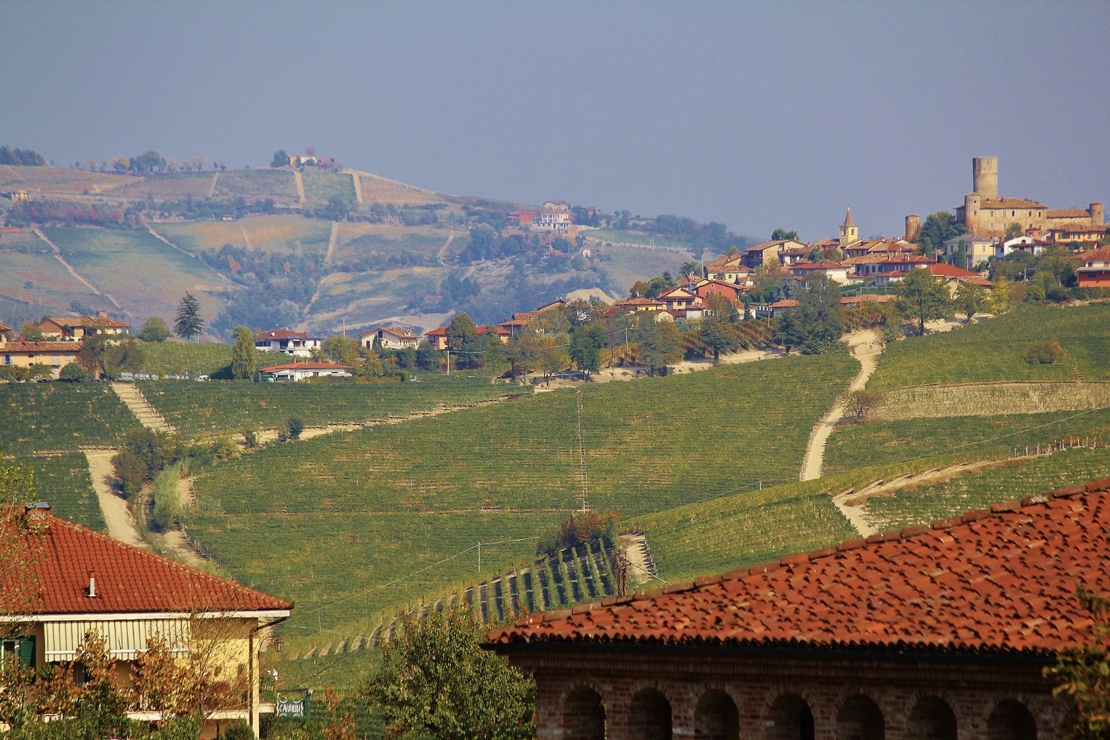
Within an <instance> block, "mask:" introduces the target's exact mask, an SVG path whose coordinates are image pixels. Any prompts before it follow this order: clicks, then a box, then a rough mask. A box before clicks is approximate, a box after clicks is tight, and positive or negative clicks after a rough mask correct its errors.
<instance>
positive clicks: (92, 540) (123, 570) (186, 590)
mask: <svg viewBox="0 0 1110 740" xmlns="http://www.w3.org/2000/svg"><path fill="white" fill-rule="evenodd" d="M21 515H22V514H20V516H21ZM45 522H46V523H47V526H46V527H45V528H43V529H42V530H41V533H38V534H35V533H31V534H23V535H22V536H21V538H22V539H21V542H22V544H23V545H24V546H26V547H29V548H30V553H31V555H30V558H29V561H28V562H29V564H30V566H31V567H30V571H31V572H32V574H33V576H34V578H35V580H37V582H38V585H37V588H36V589H35V590H37V596H35V597H34V598H33V599H32V600H31V602H30V603H29V604H28V603H23V601H24V600H23V599H22V598H20V597H16V596H14V594H15V593H17V592H16V591H15V590H14V589H13V588H12V584H0V600H7V599H11V598H17V599H19V602H18V603H9V604H3V603H0V610H11V611H14V612H16V613H21V614H26V613H31V614H120V613H136V612H138V613H142V612H158V613H161V612H171V613H182V612H197V611H217V612H229V611H259V610H263V611H266V610H281V611H284V610H288V609H291V608H292V606H293V605H292V604H291V603H289V602H288V601H285V600H283V599H279V598H277V597H274V596H269V595H267V594H264V593H262V592H261V591H255V590H254V589H252V588H247V587H246V586H241V585H239V584H238V583H234V582H232V581H228V580H226V579H223V578H218V577H216V576H213V575H209V574H207V573H202V572H201V571H199V570H196V569H195V568H190V567H189V566H187V565H182V564H181V563H178V562H175V561H173V560H169V559H168V558H164V557H161V556H159V555H155V554H154V553H150V552H147V551H146V550H141V549H139V548H137V547H132V546H131V545H128V544H125V543H123V542H120V541H119V540H114V539H112V538H111V537H109V536H108V535H105V534H101V533H100V532H94V531H93V530H91V529H87V528H86V527H82V526H81V525H80V524H74V523H73V522H69V521H66V520H65V519H59V518H57V517H55V516H51V515H49V513H48V512H47V513H46V519H45ZM15 526H16V522H15V519H14V518H11V517H5V519H4V521H3V522H0V527H5V528H7V529H8V530H9V532H8V533H9V534H10V533H11V529H13V528H14V527H15ZM89 571H92V572H93V574H94V576H95V578H96V598H89V596H88V588H89ZM5 575H8V576H9V577H16V576H15V574H12V573H10V571H9V573H6V574H5ZM3 586H7V587H3Z"/></svg>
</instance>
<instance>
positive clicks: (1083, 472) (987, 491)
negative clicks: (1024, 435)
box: [867, 446, 1110, 531]
mask: <svg viewBox="0 0 1110 740" xmlns="http://www.w3.org/2000/svg"><path fill="white" fill-rule="evenodd" d="M1107 476H1110V448H1107V447H1105V446H1100V447H1089V448H1082V447H1080V448H1073V449H1067V450H1059V451H1056V452H1053V453H1051V454H1046V455H1042V456H1040V457H1035V458H1032V459H1022V460H1013V461H1010V462H1007V463H1006V464H1004V465H1001V466H999V467H993V468H990V469H986V470H983V471H980V472H977V473H972V474H968V475H964V476H961V477H959V478H954V479H952V480H950V481H947V482H944V483H936V484H933V485H926V486H919V487H917V488H907V489H902V490H900V491H896V492H894V493H892V494H890V495H884V496H875V497H872V498H871V499H869V500H868V501H867V511H868V512H869V514H870V515H871V518H872V519H873V520H874V521H875V523H876V525H877V526H878V527H879V528H880V529H881V530H883V531H889V530H896V529H901V528H902V527H909V526H913V525H915V524H928V523H930V522H933V521H935V520H937V519H943V518H946V517H950V516H955V515H957V514H962V513H964V512H967V511H973V510H975V509H984V508H988V507H989V506H990V505H991V504H993V503H998V502H1000V501H1020V500H1021V499H1023V498H1026V497H1028V496H1036V495H1038V494H1042V493H1046V492H1048V491H1053V490H1055V489H1057V488H1064V487H1067V486H1073V485H1079V484H1082V483H1086V482H1087V481H1090V480H1094V479H1097V478H1106V477H1107Z"/></svg>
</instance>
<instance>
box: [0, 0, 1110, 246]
mask: <svg viewBox="0 0 1110 740" xmlns="http://www.w3.org/2000/svg"><path fill="white" fill-rule="evenodd" d="M0 28H2V29H3V41H2V42H0V143H6V144H9V145H11V146H19V147H27V148H33V149H36V150H39V151H41V152H43V153H44V154H46V155H47V156H49V157H51V158H53V159H55V160H56V161H58V162H71V161H73V160H74V159H81V160H82V161H84V160H87V159H90V158H96V159H103V158H107V157H110V156H114V155H117V154H128V155H130V154H134V153H139V152H141V151H144V150H146V149H156V150H158V151H159V152H161V153H162V155H163V156H177V157H192V156H196V155H203V156H205V157H207V158H208V160H209V161H212V160H217V161H223V162H225V163H226V164H227V165H228V167H241V166H243V165H245V164H250V165H252V166H261V165H265V164H268V163H269V161H270V158H271V155H272V154H273V152H274V151H275V150H276V149H278V148H284V149H287V150H289V151H301V150H303V148H304V147H305V146H308V145H312V146H315V147H316V148H317V149H318V150H319V151H320V153H321V154H327V155H331V156H334V157H336V158H337V159H338V160H339V161H340V162H342V163H344V164H346V165H347V166H350V167H354V168H358V169H363V170H368V171H370V172H374V173H378V174H381V175H385V176H387V177H392V178H396V179H398V180H403V181H405V182H409V183H412V184H415V185H420V186H423V187H428V188H433V189H436V190H440V191H443V192H449V193H457V194H470V195H484V196H490V197H496V198H503V199H506V200H515V201H520V202H528V203H536V202H542V201H543V200H545V199H550V198H561V199H565V200H569V201H572V202H574V203H580V204H584V205H598V206H601V207H602V208H604V209H606V210H612V209H617V208H627V209H629V210H631V211H632V212H633V213H638V214H643V215H655V214H657V213H678V214H683V215H689V216H694V217H696V218H698V219H701V220H717V221H724V222H725V223H727V224H728V225H729V227H730V228H731V229H733V230H736V231H740V232H743V233H747V234H753V235H757V236H767V235H769V234H770V231H771V230H772V229H773V228H775V227H776V226H783V227H788V228H797V229H799V230H800V231H801V235H802V237H803V238H806V239H816V238H819V237H822V236H832V235H835V231H836V226H837V224H839V222H840V221H841V219H842V217H843V213H844V207H845V206H849V205H850V206H851V207H852V212H853V214H854V216H855V220H856V223H857V224H858V225H859V226H860V229H861V232H862V233H863V234H864V235H868V234H878V233H885V234H888V235H890V234H897V233H901V230H902V219H903V216H904V215H905V214H906V213H909V212H917V213H919V214H921V215H922V216H924V215H925V214H927V213H929V212H932V211H935V210H938V209H942V208H951V207H954V206H955V205H956V204H957V203H959V202H962V197H963V194H964V193H965V192H966V191H967V190H969V189H970V187H971V158H972V157H973V156H975V155H997V156H998V157H999V158H1000V169H1001V174H1000V178H999V179H1000V189H1001V191H1002V193H1003V194H1005V195H1012V196H1022V197H1031V198H1038V199H1040V200H1042V201H1043V202H1046V203H1047V204H1048V205H1050V206H1053V207H1069V206H1085V205H1086V204H1087V203H1088V202H1089V201H1092V200H1102V201H1108V200H1110V141H1108V135H1110V47H1108V45H1107V44H1108V39H1110V2H1106V1H1105V0H1103V1H1101V2H1071V3H1068V2H1052V3H1022V2H1017V1H1016V0H1008V1H1006V2H996V3H974V2H966V1H960V2H939V1H930V2H918V3H901V2H893V1H890V0H882V1H876V2H834V1H832V0H827V1H822V2H767V3H750V4H749V3H745V4H739V3H715V2H700V3H690V2H683V3H666V4H664V3H632V2H607V3H594V2H581V3H558V2H543V3H539V2H536V3H529V2H511V3H489V2H462V1H460V2H451V3H442V2H407V3H402V2H378V3H367V2H358V3H341V2H303V3H278V2H227V3H202V2H188V3H170V2H142V3H125V2H113V3H103V2H99V3H98V2H80V3H78V2H70V3H49V2H39V1H36V2H18V1H16V0H0Z"/></svg>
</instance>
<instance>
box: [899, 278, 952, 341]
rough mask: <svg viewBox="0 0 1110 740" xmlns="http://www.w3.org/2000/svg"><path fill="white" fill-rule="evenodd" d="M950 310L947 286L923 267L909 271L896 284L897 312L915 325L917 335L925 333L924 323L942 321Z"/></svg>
mask: <svg viewBox="0 0 1110 740" xmlns="http://www.w3.org/2000/svg"><path fill="white" fill-rule="evenodd" d="M950 308H951V304H950V301H949V299H948V286H946V285H945V284H944V282H943V281H941V280H938V279H936V278H935V277H933V275H932V273H930V272H929V271H928V270H926V269H925V268H924V267H918V268H917V269H914V270H910V271H909V272H908V273H906V276H905V277H904V278H902V280H901V281H900V282H899V283H898V310H899V311H901V312H902V315H903V316H905V317H906V318H908V319H910V320H911V321H914V322H916V323H917V333H918V334H924V333H925V322H926V321H932V320H934V319H943V318H945V317H946V316H948V312H949V310H950Z"/></svg>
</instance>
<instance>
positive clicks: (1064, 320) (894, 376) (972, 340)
mask: <svg viewBox="0 0 1110 740" xmlns="http://www.w3.org/2000/svg"><path fill="white" fill-rule="evenodd" d="M1107 326H1110V304H1106V303H1096V304H1090V305H1087V306H1067V307H1061V308H1049V307H1043V306H1034V305H1022V306H1019V307H1017V308H1015V309H1014V310H1013V311H1011V312H1010V313H1007V314H1004V315H1002V316H999V317H997V318H994V319H991V320H989V321H983V322H980V323H978V324H972V325H971V326H967V327H962V328H959V329H955V330H953V331H950V332H944V333H941V334H933V335H931V336H926V337H921V338H916V339H913V340H910V341H903V342H895V343H894V344H892V345H891V346H889V347H888V348H887V349H886V351H885V352H884V353H883V358H882V361H881V362H880V363H879V369H878V370H877V371H876V372H875V374H874V375H872V376H871V380H870V382H869V383H868V384H867V387H868V388H870V389H873V390H886V389H888V388H895V387H899V386H906V385H918V384H924V383H981V382H992V381H1003V380H1009V381H1037V380H1091V381H1094V380H1110V333H1107V331H1106V327H1107ZM1049 340H1051V341H1058V342H1060V344H1061V345H1062V346H1063V347H1064V349H1065V350H1066V351H1067V353H1068V358H1066V359H1065V360H1064V361H1063V362H1062V363H1058V364H1056V365H1031V364H1029V363H1027V362H1026V361H1025V351H1026V349H1027V348H1028V347H1029V345H1030V344H1031V343H1032V342H1036V341H1049Z"/></svg>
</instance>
